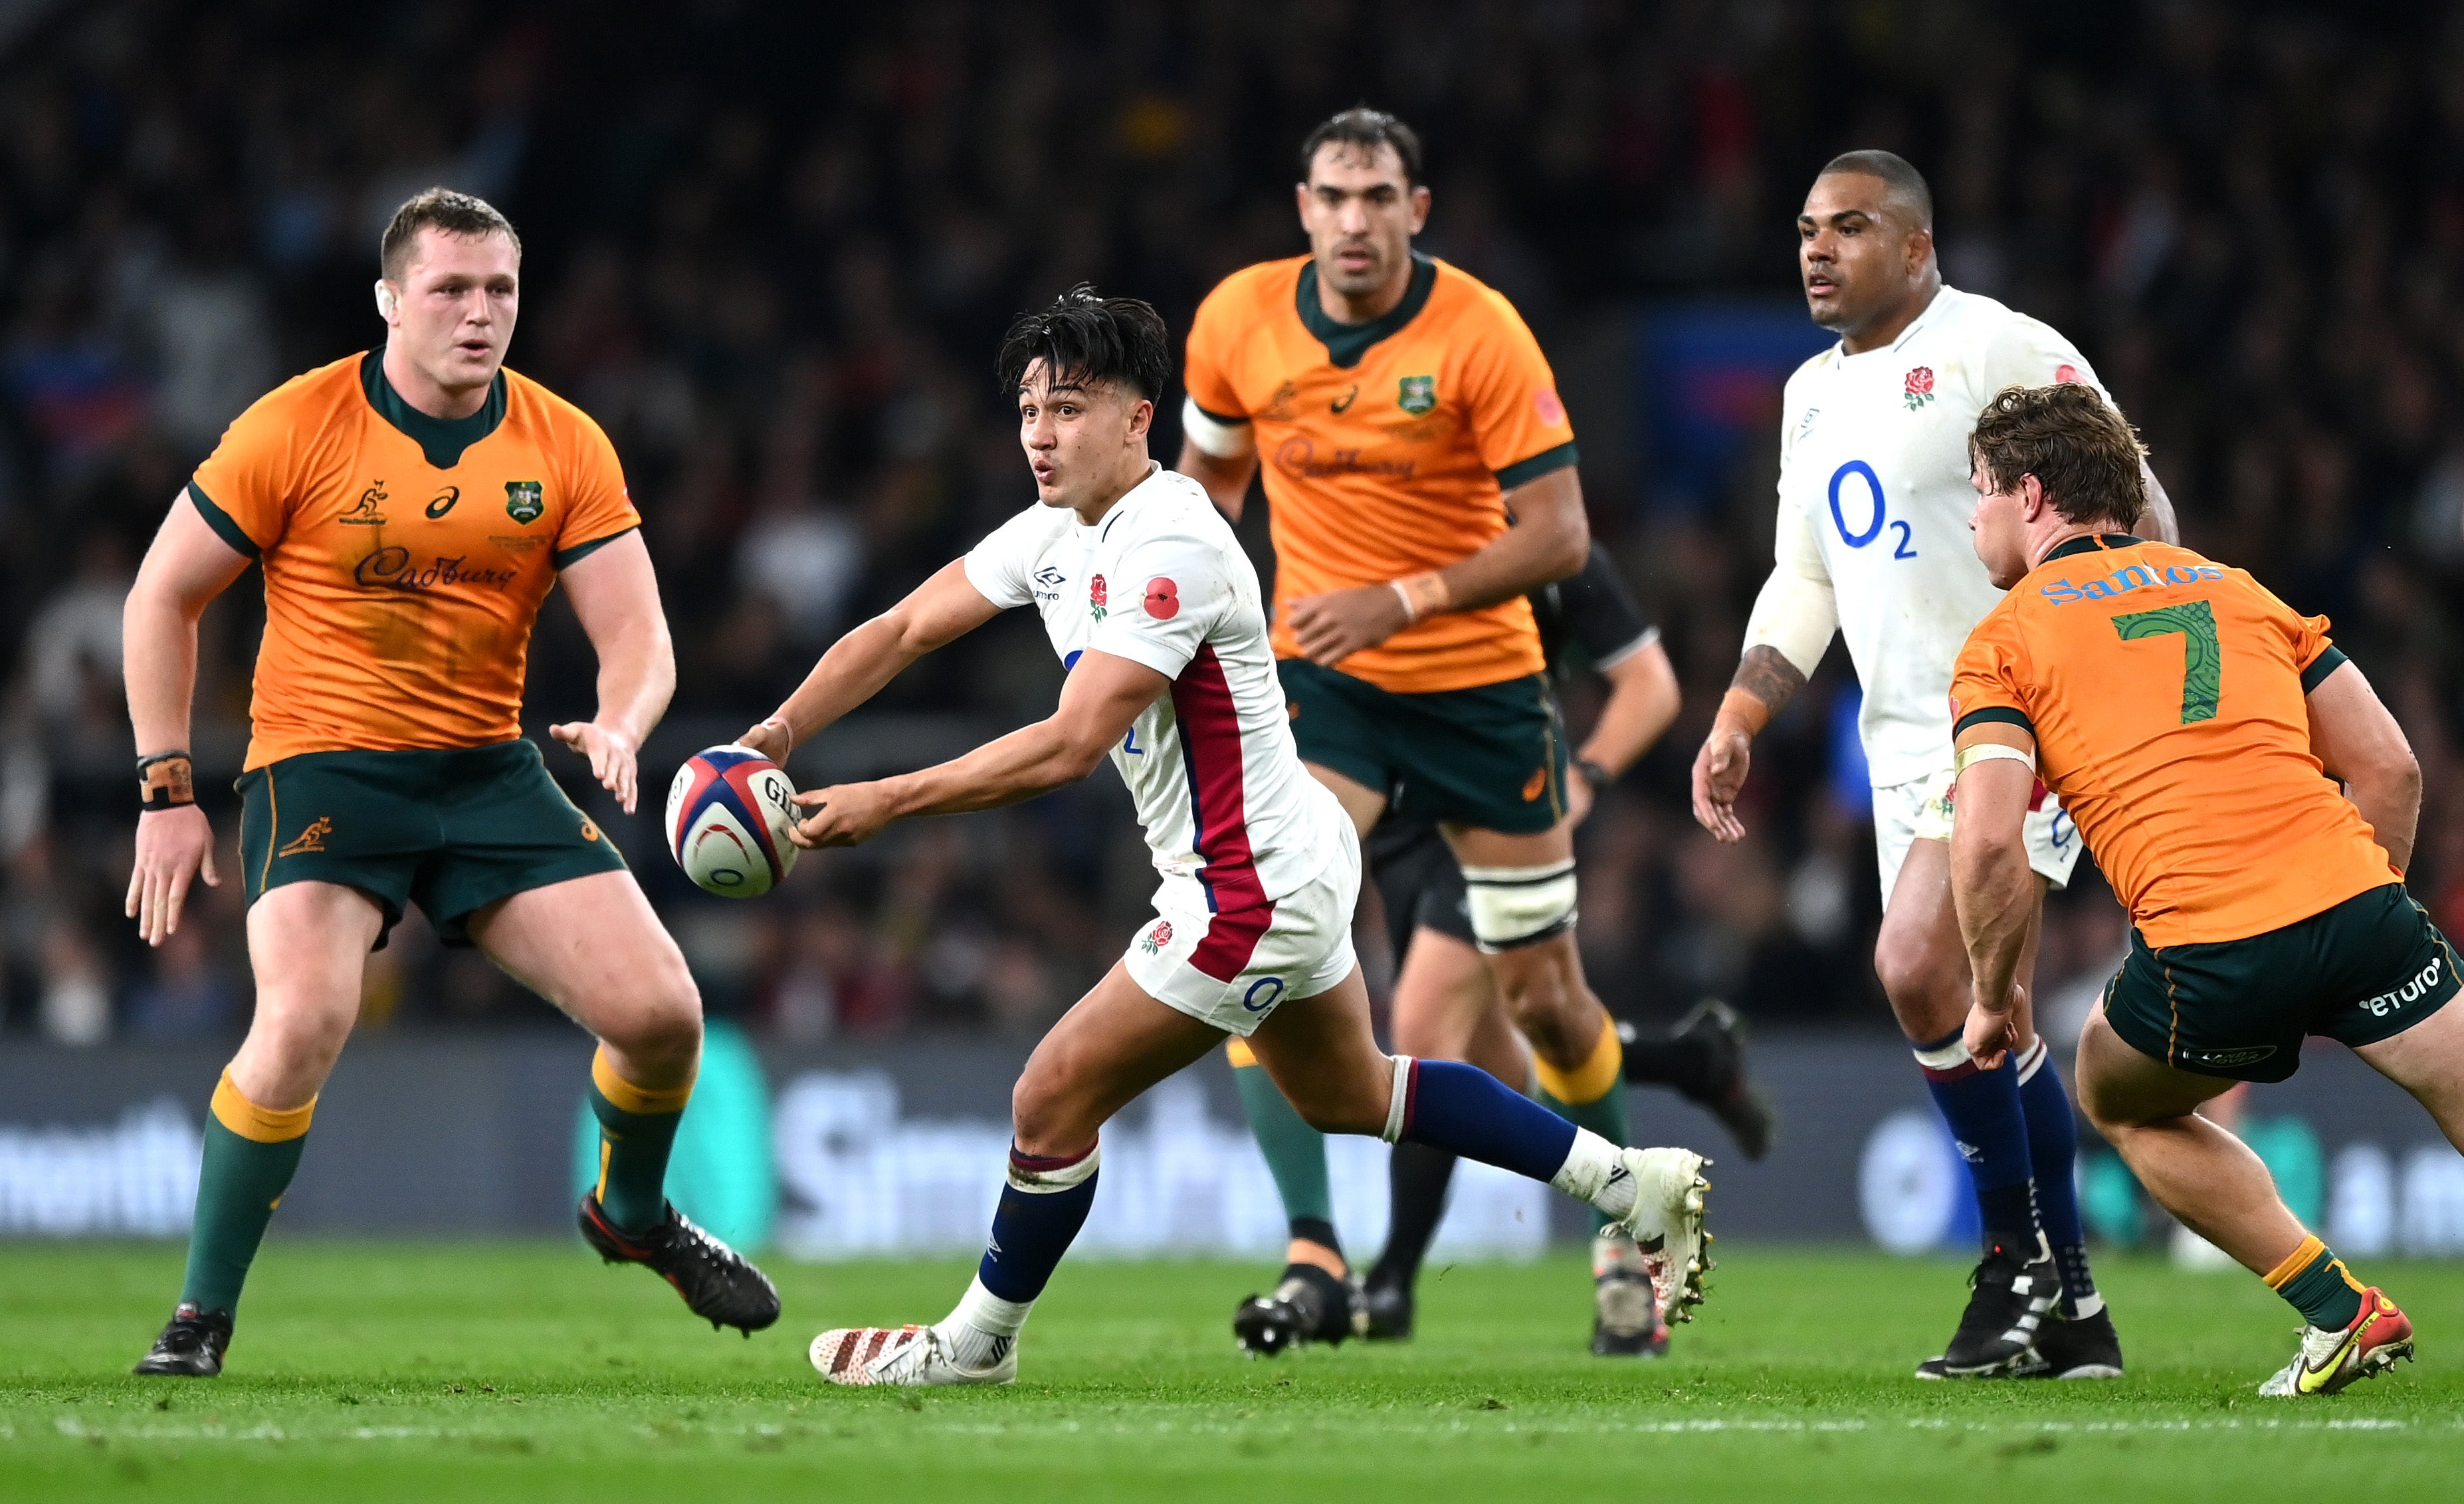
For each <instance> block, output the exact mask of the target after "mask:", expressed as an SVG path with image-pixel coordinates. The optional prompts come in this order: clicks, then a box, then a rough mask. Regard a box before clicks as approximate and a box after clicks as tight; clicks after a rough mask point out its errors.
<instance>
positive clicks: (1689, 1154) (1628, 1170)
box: [1600, 1149, 1717, 1321]
mask: <svg viewBox="0 0 2464 1504" xmlns="http://www.w3.org/2000/svg"><path fill="white" fill-rule="evenodd" d="M1710 1162H1711V1161H1708V1160H1706V1159H1705V1158H1703V1157H1702V1156H1701V1155H1699V1154H1696V1153H1695V1152H1694V1151H1693V1150H1691V1149H1625V1150H1621V1151H1619V1154H1618V1164H1617V1170H1615V1171H1612V1172H1611V1176H1612V1178H1614V1177H1615V1176H1616V1175H1617V1174H1619V1173H1622V1174H1627V1175H1631V1176H1633V1177H1634V1182H1635V1199H1634V1209H1633V1210H1632V1211H1629V1212H1627V1213H1626V1214H1625V1216H1624V1217H1622V1218H1620V1219H1619V1220H1617V1221H1616V1222H1612V1223H1610V1224H1609V1225H1608V1226H1607V1227H1605V1228H1601V1229H1600V1231H1601V1232H1602V1233H1604V1234H1618V1235H1622V1236H1625V1237H1630V1238H1632V1239H1634V1241H1635V1243H1636V1244H1637V1245H1638V1246H1639V1248H1640V1249H1641V1250H1642V1261H1643V1266H1644V1267H1645V1268H1646V1269H1648V1270H1649V1271H1650V1272H1651V1290H1652V1294H1653V1295H1654V1297H1655V1298H1657V1299H1658V1300H1659V1302H1660V1313H1661V1319H1662V1320H1665V1321H1691V1320H1693V1319H1694V1308H1695V1307H1696V1306H1699V1305H1701V1304H1702V1303H1703V1297H1704V1295H1705V1287H1704V1284H1703V1276H1704V1275H1705V1274H1707V1273H1709V1272H1711V1271H1712V1270H1713V1269H1714V1268H1716V1267H1717V1266H1715V1265H1714V1264H1713V1263H1712V1262H1711V1259H1710V1255H1709V1248H1710V1243H1711V1234H1710V1233H1708V1232H1705V1230H1703V1196H1704V1193H1705V1191H1708V1190H1709V1189H1710V1188H1711V1183H1710V1182H1709V1181H1706V1180H1705V1179H1704V1178H1703V1171H1704V1169H1705V1167H1706V1166H1708V1165H1709V1164H1710Z"/></svg>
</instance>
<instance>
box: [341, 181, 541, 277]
mask: <svg viewBox="0 0 2464 1504" xmlns="http://www.w3.org/2000/svg"><path fill="white" fill-rule="evenodd" d="M423 230H435V231H441V232H444V233H446V234H449V235H503V236H504V237H505V238H506V239H508V240H510V241H512V242H513V243H514V254H515V255H516V256H517V257H518V256H519V255H520V254H522V237H521V236H519V235H517V234H516V233H514V222H513V221H512V220H510V219H507V218H506V217H505V216H504V215H503V214H500V213H498V212H497V211H496V206H495V205H494V204H491V203H489V202H488V201H487V200H486V199H484V198H481V197H479V196H478V195H476V194H474V193H458V192H456V191H454V190H453V189H451V188H422V189H420V190H419V191H418V192H416V193H413V194H412V195H411V196H410V197H409V198H407V199H405V200H404V201H403V206H402V207H401V208H400V209H397V210H394V211H393V218H392V220H390V221H389V222H388V223H387V224H386V225H385V235H384V237H383V238H382V239H380V240H378V242H377V265H378V266H379V267H380V268H382V269H383V271H384V274H385V279H386V280H387V281H391V282H399V281H401V280H402V276H403V274H404V273H405V272H407V271H409V270H410V248H411V245H412V243H413V242H414V241H416V240H417V239H418V238H419V232H421V231H423Z"/></svg>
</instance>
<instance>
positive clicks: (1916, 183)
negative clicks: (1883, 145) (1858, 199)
mask: <svg viewBox="0 0 2464 1504" xmlns="http://www.w3.org/2000/svg"><path fill="white" fill-rule="evenodd" d="M1815 177H1816V180H1817V181H1818V180H1819V179H1821V178H1831V177H1863V178H1872V179H1874V180H1875V181H1876V182H1878V183H1880V184H1881V197H1880V207H1881V209H1882V210H1883V211H1884V212H1885V213H1887V214H1889V215H1890V217H1892V218H1893V219H1896V220H1898V221H1899V222H1900V228H1901V229H1903V230H1931V229H1932V228H1933V189H1932V188H1928V187H1927V186H1926V185H1925V174H1924V173H1922V172H1919V171H1918V170H1917V169H1916V166H1915V165H1914V164H1912V163H1910V162H1909V161H1908V159H1907V158H1905V157H1903V156H1901V155H1900V154H1899V153H1898V152H1896V151H1883V150H1881V149H1879V148H1868V149H1866V150H1863V151H1843V152H1841V153H1840V154H1839V155H1837V156H1836V157H1834V158H1832V159H1831V160H1830V161H1829V162H1826V163H1824V164H1823V166H1822V170H1821V171H1820V172H1819V173H1816V174H1815Z"/></svg>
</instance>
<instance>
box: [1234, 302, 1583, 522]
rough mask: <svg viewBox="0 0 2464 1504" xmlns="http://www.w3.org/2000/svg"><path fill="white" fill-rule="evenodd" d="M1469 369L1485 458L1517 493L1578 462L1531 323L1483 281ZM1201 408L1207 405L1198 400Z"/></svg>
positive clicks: (1466, 361) (1469, 320) (1501, 483)
mask: <svg viewBox="0 0 2464 1504" xmlns="http://www.w3.org/2000/svg"><path fill="white" fill-rule="evenodd" d="M1463 325H1464V327H1463V333H1464V334H1465V335H1467V336H1469V337H1470V338H1467V339H1466V340H1465V342H1464V345H1463V351H1464V353H1463V367H1462V368H1463V384H1464V387H1465V388H1466V390H1465V397H1466V399H1467V401H1468V403H1469V406H1470V409H1471V429H1472V441H1473V443H1474V444H1475V445H1476V446H1478V448H1479V451H1480V458H1481V463H1483V464H1485V465H1486V466H1487V467H1488V468H1489V470H1490V472H1491V473H1493V474H1494V475H1495V476H1497V484H1498V487H1499V489H1501V490H1505V491H1511V490H1513V489H1514V488H1515V487H1517V486H1519V485H1523V484H1525V483H1526V482H1528V481H1532V480H1536V479H1538V478H1539V477H1540V476H1545V475H1547V474H1548V473H1549V472H1551V471H1552V470H1557V469H1561V468H1563V467H1565V466H1567V465H1572V464H1573V463H1574V462H1575V459H1576V457H1577V456H1576V453H1575V450H1574V426H1573V423H1571V422H1569V421H1568V420H1567V417H1566V405H1565V404H1564V403H1563V402H1561V401H1559V400H1558V397H1557V377H1556V373H1555V372H1553V371H1551V370H1550V369H1549V358H1548V357H1547V356H1545V355H1543V354H1541V353H1540V342H1539V341H1537V340H1535V339H1533V338H1532V337H1531V328H1530V326H1529V324H1527V323H1525V322H1524V321H1523V316H1522V315H1521V314H1518V313H1516V312H1515V311H1514V306H1513V304H1511V303H1508V302H1507V300H1506V299H1504V298H1503V297H1501V296H1500V295H1499V294H1498V293H1496V292H1495V291H1493V290H1491V289H1489V288H1486V287H1484V288H1482V289H1480V294H1479V296H1478V298H1477V299H1474V301H1473V303H1472V311H1471V312H1469V313H1468V314H1467V315H1466V317H1465V318H1464V320H1463ZM1200 406H1203V404H1200Z"/></svg>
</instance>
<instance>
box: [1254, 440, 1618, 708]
mask: <svg viewBox="0 0 2464 1504" xmlns="http://www.w3.org/2000/svg"><path fill="white" fill-rule="evenodd" d="M1506 508H1507V512H1508V513H1509V514H1510V515H1511V516H1512V517H1513V519H1514V525H1513V526H1512V527H1509V528H1507V530H1506V531H1505V532H1503V533H1500V534H1499V535H1498V536H1497V537H1496V538H1494V539H1492V540H1490V541H1489V542H1488V544H1487V545H1486V546H1485V547H1484V548H1482V549H1480V550H1479V551H1478V552H1477V553H1473V554H1471V555H1468V556H1466V557H1465V558H1463V559H1459V560H1457V561H1456V562H1454V563H1453V564H1448V565H1446V567H1444V568H1442V569H1431V570H1428V571H1426V572H1424V573H1421V574H1417V575H1413V576H1411V577H1410V578H1408V579H1402V580H1392V581H1389V582H1387V583H1386V584H1384V585H1362V586H1353V587H1352V588H1351V589H1348V590H1330V591H1328V592H1327V593H1326V594H1324V595H1305V596H1302V597H1300V598H1298V599H1296V600H1294V601H1293V602H1292V603H1291V615H1292V640H1293V641H1294V642H1295V643H1297V644H1299V645H1300V650H1301V652H1302V654H1303V655H1305V656H1306V657H1308V659H1309V661H1310V662H1312V663H1315V664H1317V665H1319V666H1320V667H1322V668H1330V669H1331V668H1332V667H1334V666H1335V665H1336V664H1338V663H1341V662H1342V661H1343V660H1344V659H1346V658H1348V657H1351V656H1352V655H1353V653H1355V652H1359V651H1360V650H1362V649H1363V648H1375V647H1376V646H1377V645H1378V644H1379V643H1381V642H1384V641H1385V640H1386V639H1387V638H1389V637H1392V636H1393V635H1395V634H1396V633H1397V632H1398V631H1401V630H1403V629H1404V628H1406V627H1409V626H1410V625H1412V624H1413V623H1414V622H1416V621H1419V620H1420V619H1421V618H1422V617H1425V616H1433V615H1436V614H1438V613H1440V612H1443V611H1468V610H1476V609H1478V608H1481V607H1484V606H1494V605H1496V604H1497V603H1498V602H1500V601H1504V600H1510V599H1512V598H1513V597H1515V596H1518V595H1528V594H1529V593H1530V592H1531V591H1533V590H1536V589H1538V588H1540V587H1541V586H1544V585H1553V584H1555V583H1556V582H1557V581H1559V580H1563V579H1566V578H1567V577H1568V576H1570V575H1573V574H1574V573H1575V572H1576V571H1578V570H1580V569H1581V568H1582V567H1583V561H1584V560H1586V559H1588V558H1590V557H1591V552H1592V524H1591V520H1590V519H1589V518H1587V517H1586V516H1585V515H1584V513H1583V485H1582V482H1581V481H1580V480H1579V479H1577V478H1576V477H1575V474H1574V470H1573V466H1571V465H1570V466H1567V467H1565V468H1564V469H1561V470H1552V471H1551V472H1550V473H1549V474H1547V475H1545V476H1540V477H1539V478H1538V479H1536V480H1533V481H1530V482H1529V483H1528V484H1525V485H1520V486H1517V487H1515V488H1514V489H1513V490H1511V491H1509V492H1507V493H1506Z"/></svg>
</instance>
